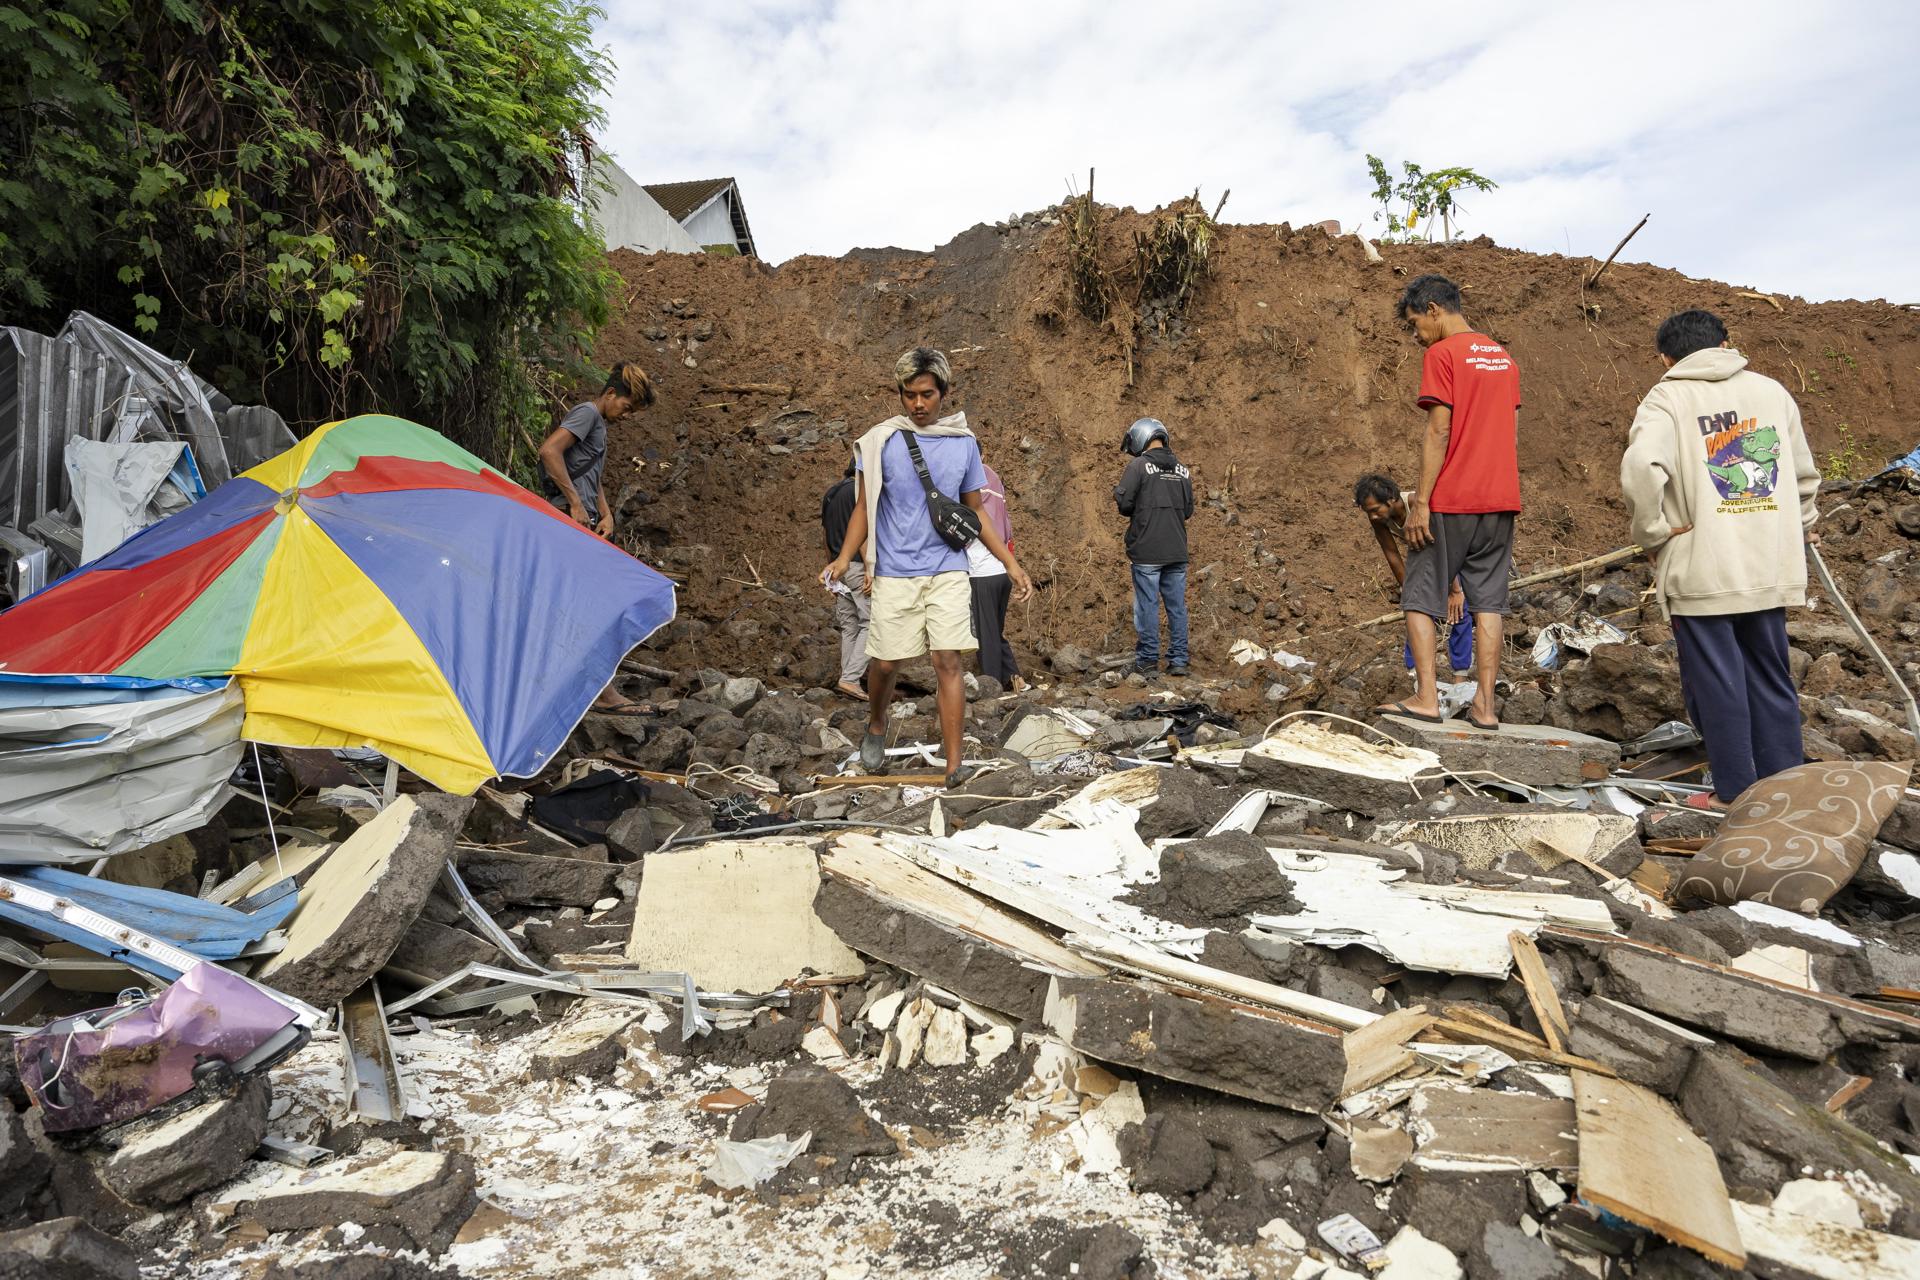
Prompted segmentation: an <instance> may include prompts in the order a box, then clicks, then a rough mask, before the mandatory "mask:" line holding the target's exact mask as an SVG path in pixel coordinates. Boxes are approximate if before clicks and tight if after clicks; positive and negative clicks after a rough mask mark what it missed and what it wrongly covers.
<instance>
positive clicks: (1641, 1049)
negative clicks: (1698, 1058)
mask: <svg viewBox="0 0 1920 1280" xmlns="http://www.w3.org/2000/svg"><path fill="white" fill-rule="evenodd" d="M1572 1032H1573V1034H1572V1037H1571V1038H1570V1039H1569V1040H1568V1042H1567V1049H1568V1051H1569V1052H1571V1053H1574V1054H1577V1055H1578V1056H1580V1057H1582V1058H1592V1059H1593V1060H1594V1061H1596V1062H1604V1063H1606V1064H1607V1065H1608V1066H1609V1067H1612V1068H1613V1069H1614V1070H1615V1071H1617V1072H1619V1073H1620V1077H1621V1078H1622V1079H1624V1080H1631V1081H1632V1082H1633V1083H1634V1084H1637V1085H1641V1086H1643V1087H1645V1088H1648V1089H1651V1090H1653V1091H1654V1092H1655V1093H1658V1094H1661V1095H1662V1096H1664V1097H1668V1098H1671V1097H1673V1096H1674V1095H1675V1094H1677V1093H1678V1092H1679V1091H1680V1083H1681V1081H1683V1080H1685V1079H1686V1078H1687V1069H1688V1068H1689V1067H1690V1066H1692V1064H1693V1054H1694V1052H1695V1051H1696V1050H1699V1049H1710V1048H1712V1047H1713V1043H1714V1042H1713V1041H1712V1040H1711V1039H1710V1038H1708V1037H1706V1036H1703V1035H1700V1034H1699V1033H1697V1032H1693V1031H1689V1030H1687V1028H1685V1027H1683V1026H1680V1025H1678V1024H1677V1023H1672V1022H1668V1021H1667V1020H1666V1019H1665V1018H1660V1017H1656V1016H1654V1015H1653V1014H1651V1013H1648V1012H1647V1011H1646V1010H1644V1009H1636V1008H1634V1007H1633V1006H1632V1005H1627V1004H1622V1003H1620V1002H1619V1001H1617V1000H1610V999H1608V998H1607V997H1605V996H1592V997H1589V998H1588V999H1586V1000H1584V1001H1582V1002H1581V1005H1580V1012H1579V1014H1578V1015H1576V1016H1575V1018H1574V1020H1573V1027H1572Z"/></svg>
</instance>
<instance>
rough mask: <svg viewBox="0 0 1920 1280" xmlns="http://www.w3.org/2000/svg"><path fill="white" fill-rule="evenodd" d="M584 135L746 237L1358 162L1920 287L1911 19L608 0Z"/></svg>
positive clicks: (1693, 249)
mask: <svg viewBox="0 0 1920 1280" xmlns="http://www.w3.org/2000/svg"><path fill="white" fill-rule="evenodd" d="M609 9H610V14H609V17H608V18H607V20H606V21H605V22H604V23H603V24H602V29H601V30H602V36H603V38H604V39H605V41H606V42H607V44H608V46H609V48H610V51H611V53H612V55H613V58H614V61H615V63H616V66H617V72H616V80H615V83H614V85H613V88H612V92H611V94H610V95H609V99H608V102H607V110H608V129H607V137H606V138H605V140H604V141H605V143H606V146H607V148H608V150H609V151H611V152H612V153H613V154H614V155H615V157H616V158H617V159H618V160H619V161H620V163H621V164H622V165H623V166H625V167H626V169H627V170H628V171H629V172H631V173H633V174H634V176H635V177H637V178H639V179H640V180H641V181H643V182H662V181H674V180H680V179H688V178H704V177H716V176H720V175H722V174H731V175H732V176H734V177H736V178H738V179H739V180H740V183H741V189H742V192H743V194H744V197H745V200H746V206H747V210H748V213H749V215H750V216H751V218H752V220H753V229H754V236H755V239H756V241H757V242H758V244H759V246H760V249H761V252H762V253H763V254H764V255H765V256H766V257H768V258H769V259H771V260H774V261H781V260H784V259H786V258H788V257H791V256H793V255H795V254H799V253H825V254H839V253H844V252H845V251H846V250H848V249H850V248H854V247H859V246H871V245H886V244H895V245H901V246H903V247H907V248H919V249H924V248H930V247H932V246H933V245H935V244H937V243H940V242H942V241H945V240H947V239H949V238H951V237H952V236H953V235H955V234H957V233H958V232H960V231H962V230H964V229H966V228H967V227H968V226H970V225H972V224H973V223H976V222H981V221H993V220H996V219H1000V218H1004V217H1006V216H1007V215H1008V214H1009V213H1011V212H1016V211H1021V210H1026V209H1032V208H1037V207H1040V206H1042V205H1046V204H1050V203H1052V202H1054V201H1055V200H1058V199H1059V198H1060V197H1061V196H1062V195H1064V194H1065V192H1066V189H1067V188H1066V184H1067V182H1068V181H1073V182H1076V183H1083V182H1084V181H1085V177H1086V171H1087V167H1088V166H1089V165H1094V166H1097V167H1098V170H1099V180H1098V184H1097V187H1098V194H1099V195H1100V197H1101V198H1102V199H1103V200H1108V201H1113V202H1115V203H1121V204H1132V205H1135V206H1136V207H1142V208H1145V207H1151V206H1153V205H1157V204H1161V203H1164V202H1165V201H1167V200H1168V199H1171V198H1173V197H1175V196H1178V195H1181V194H1184V193H1185V192H1187V191H1190V190H1192V189H1193V188H1194V186H1196V185H1199V186H1200V187H1202V188H1203V192H1204V194H1205V195H1206V197H1207V198H1208V200H1209V202H1211V201H1212V200H1213V199H1216V198H1217V197H1218V195H1219V193H1220V192H1221V191H1222V190H1224V189H1226V188H1228V187H1231V188H1232V190H1233V196H1232V200H1231V202H1230V204H1229V205H1228V213H1227V215H1226V216H1227V217H1228V219H1229V220H1230V221H1236V222H1280V221H1291V222H1294V223H1296V224H1298V223H1304V222H1314V221H1319V220H1320V219H1323V218H1329V217H1336V218H1340V219H1341V220H1343V221H1345V222H1347V223H1348V224H1350V225H1351V224H1353V223H1355V222H1357V221H1360V220H1362V219H1363V218H1365V217H1367V216H1368V214H1369V212H1370V209H1369V206H1368V203H1367V186H1368V184H1367V181H1366V174H1365V159H1364V155H1365V153H1366V152H1368V151H1373V152H1376V153H1378V154H1380V155H1382V156H1384V157H1385V158H1387V159H1388V160H1389V162H1390V163H1395V164H1396V165H1397V162H1398V161H1399V160H1401V159H1403V158H1404V159H1413V160H1416V161H1419V162H1421V163H1423V164H1426V165H1429V166H1436V165H1454V164H1461V165H1468V166H1471V167H1473V168H1475V169H1477V170H1479V171H1480V172H1482V173H1485V174H1487V175H1488V176H1490V177H1492V178H1495V179H1496V180H1498V181H1499V182H1500V183H1501V187H1500V189H1499V190H1498V191H1495V192H1490V193H1487V194H1484V195H1480V196H1478V197H1476V198H1475V199H1473V200H1471V201H1470V202H1468V205H1467V207H1468V210H1469V217H1468V221H1467V230H1468V232H1469V233H1470V234H1474V233H1479V232H1483V231H1484V232H1486V233H1487V234H1489V235H1491V236H1493V237H1494V239H1495V240H1497V241H1499V242H1500V243H1502V244H1507V245H1513V246H1516V247H1519V248H1525V249H1533V250H1538V251H1542V252H1563V253H1564V252H1568V251H1571V252H1573V253H1576V254H1595V255H1604V254H1605V252H1606V251H1607V250H1608V249H1610V248H1611V247H1612V246H1613V243H1614V241H1615V240H1617V239H1618V238H1619V236H1620V235H1621V233H1623V232H1624V231H1625V230H1626V228H1627V227H1629V226H1631V225H1632V224H1633V222H1634V221H1635V220H1636V219H1637V218H1638V217H1639V216H1640V215H1641V214H1642V213H1646V212H1648V211H1652V213H1653V220H1652V221H1651V222H1650V223H1649V224H1648V226H1647V228H1646V229H1645V230H1644V231H1642V232H1641V233H1640V236H1639V237H1638V238H1636V239H1635V241H1634V243H1633V245H1632V246H1631V247H1630V248H1629V249H1628V251H1627V252H1626V253H1625V254H1623V255H1622V256H1623V258H1625V259H1628V260H1634V261H1652V262H1657V263H1659V264H1661V265H1664V266H1671V267H1676V268H1678V269H1680V270H1682V271H1685V272H1687V273H1688V274H1690V275H1697V276H1709V277H1716V278H1725V279H1731V280H1733V281H1735V282H1736V283H1742V284H1757V285H1763V286H1765V287H1768V288H1771V289H1776V290H1782V291H1786V292H1791V293H1800V294H1804V295H1806V296H1809V297H1815V298H1825V297H1839V296H1863V297H1877V296H1888V297H1891V298H1893V299H1894V300H1895V301H1915V300H1920V255H1916V254H1913V253H1911V252H1908V251H1907V249H1906V241H1907V239H1908V237H1909V235H1910V230H1909V228H1910V225H1911V222H1912V217H1911V214H1910V210H1911V209H1913V208H1914V207H1915V204H1916V201H1920V168H1916V166H1915V165H1914V163H1913V161H1912V157H1911V149H1912V144H1913V142H1914V139H1915V137H1916V136H1917V135H1920V128H1916V126H1920V106H1916V102H1915V99H1914V97H1913V96H1912V95H1911V94H1910V93H1909V92H1908V91H1907V90H1906V88H1905V87H1904V86H1905V83H1906V81H1907V79H1908V77H1909V69H1908V66H1907V65H1906V64H1907V62H1908V61H1910V59H1911V55H1912V54H1913V53H1914V52H1915V50H1916V49H1920V7H1915V6H1911V5H1907V4H1901V3H1886V2H1867V0H1863V2H1859V3H1849V4H1845V5H1833V6H1813V5H1805V4H1798V3H1784V2H1779V0H1774V2H1763V3H1754V4H1748V5H1745V6H1740V7H1737V8H1736V7H1732V6H1720V5H1716V6H1707V5H1690V4H1686V3H1684V2H1676V0H1666V2H1665V3H1633V4H1587V5H1580V6H1555V5H1537V4H1527V3H1519V2H1517V0H1483V2H1481V3H1475V4H1469V5H1434V4H1430V3H1423V4H1411V3H1377V4H1374V5H1371V6H1368V7H1367V8H1365V9H1360V8H1354V7H1341V6H1335V5H1329V4H1324V3H1322V4H1299V3H1289V4H1272V3H1266V4H1262V3H1251V2H1247V3H1224V2H1223V3H1202V2H1199V0H1191V2H1190V3H1188V4H1185V5H1168V4H1165V3H1153V2H1149V0H1107V2H1106V3H1094V2H1092V0H1026V2H1025V3H1009V2H1007V0H979V2H976V3H972V4H968V5H927V4H920V3H911V4H909V3H884V2H882V0H850V2H848V3H837V4H836V3H815V4H796V3H774V2H772V0H749V2H743V3H727V4H714V5H703V6H673V7H669V6H664V5H659V4H655V3H646V4H640V3H620V2H619V0H612V3H610V4H609Z"/></svg>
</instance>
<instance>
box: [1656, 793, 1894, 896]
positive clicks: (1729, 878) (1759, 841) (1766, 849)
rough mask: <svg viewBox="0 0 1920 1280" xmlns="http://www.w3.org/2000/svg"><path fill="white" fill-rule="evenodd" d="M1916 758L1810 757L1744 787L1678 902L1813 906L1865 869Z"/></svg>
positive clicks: (1678, 889)
mask: <svg viewBox="0 0 1920 1280" xmlns="http://www.w3.org/2000/svg"><path fill="white" fill-rule="evenodd" d="M1912 773H1913V762H1912V761H1910V760H1909V761H1905V762H1903V763H1900V764H1887V763H1885V762H1883V761H1853V760H1842V761H1838V762H1835V763H1820V764H1803V765H1796V766H1795V767H1794V768H1791V769H1787V770H1784V771H1783V772H1780V773H1776V774H1774V775H1773V776H1772V777H1771V778H1762V779H1760V781H1758V782H1756V783H1754V784H1753V785H1752V786H1750V787H1748V788H1747V789H1746V790H1745V791H1743V792H1741V793H1740V798H1739V799H1738V800H1735V801H1734V802H1733V807H1732V808H1731V809H1730V810H1728V812H1727V817H1726V820H1725V821H1724V822H1722V823H1721V824H1720V833H1719V834H1718V835H1716V836H1714V838H1713V839H1712V840H1711V841H1709V842H1708V843H1707V846H1706V847H1705V848H1704V849H1702V850H1700V852H1699V853H1697V854H1695V855H1694V856H1693V859H1692V860H1691V862H1689V864H1688V867H1687V874H1686V876H1685V877H1684V878H1682V879H1681V881H1680V883H1679V884H1678V885H1677V886H1675V888H1674V891H1673V896H1674V899H1675V901H1679V902H1685V901H1687V900H1688V899H1690V898H1691V899H1695V900H1699V899H1705V900H1706V901H1708V902H1717V903H1720V904H1722V905H1731V904H1732V903H1735V902H1766V903H1771V904H1772V905H1774V906H1776V907H1784V908H1786V909H1787V910H1789V911H1802V912H1805V913H1806V914H1808V915H1812V914H1814V913H1816V912H1818V911H1819V910H1820V908H1821V907H1822V906H1824V905H1826V901H1827V899H1828V898H1831V897H1832V896H1833V895H1834V894H1836V893H1838V892H1839V891H1840V890H1841V888H1843V887H1844V886H1845V885H1846V883H1847V881H1849V880H1851V879H1853V873H1854V872H1856V871H1858V870H1859V869H1860V862H1861V859H1862V858H1864V857H1865V856H1866V853H1867V846H1868V845H1869V844H1870V843H1872V841H1873V837H1874V836H1875V835H1877V834H1878V833H1879V831H1880V825H1881V824H1882V823H1884V822H1885V821H1886V820H1887V818H1888V816H1889V815H1891V814H1892V813H1893V809H1894V806H1895V805H1897V804H1899V803H1900V797H1901V795H1902V793H1903V792H1904V791H1905V789H1906V785H1907V779H1908V777H1909V776H1910V775H1911V774H1912Z"/></svg>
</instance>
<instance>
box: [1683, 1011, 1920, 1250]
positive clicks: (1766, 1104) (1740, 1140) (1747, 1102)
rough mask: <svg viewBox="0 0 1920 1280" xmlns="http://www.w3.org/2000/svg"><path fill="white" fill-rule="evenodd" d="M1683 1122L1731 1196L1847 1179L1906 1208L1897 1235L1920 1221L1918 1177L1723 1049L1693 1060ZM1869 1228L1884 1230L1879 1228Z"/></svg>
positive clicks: (1877, 1146)
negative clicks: (1709, 1151) (1800, 1180)
mask: <svg viewBox="0 0 1920 1280" xmlns="http://www.w3.org/2000/svg"><path fill="white" fill-rule="evenodd" d="M1678 1100H1679V1103H1680V1109H1681V1112H1682V1114H1684V1115H1685V1116H1686V1118H1687V1122H1688V1123H1689V1124H1691V1125H1693V1127H1694V1128H1695V1129H1696V1130H1698V1131H1699V1132H1700V1134H1701V1136H1702V1137H1704V1138H1705V1139H1706V1140H1707V1142H1708V1144H1709V1145H1710V1146H1712V1148H1713V1151H1714V1155H1715V1156H1716V1157H1717V1158H1718V1160H1719V1163H1720V1171H1721V1174H1722V1175H1723V1176H1724V1177H1725V1178H1726V1180H1727V1186H1728V1188H1729V1189H1730V1190H1732V1191H1736V1192H1738V1191H1746V1192H1748V1193H1750V1194H1752V1193H1759V1194H1763V1195H1767V1196H1772V1195H1773V1194H1774V1193H1775V1192H1777V1191H1778V1190H1779V1189H1780V1188H1781V1187H1782V1186H1783V1185H1784V1184H1785V1183H1786V1182H1787V1181H1788V1180H1789V1179H1791V1178H1797V1177H1821V1176H1824V1175H1828V1174H1832V1175H1837V1176H1839V1177H1841V1178H1843V1179H1847V1178H1849V1171H1858V1175H1859V1176H1863V1177H1866V1178H1869V1179H1871V1180H1872V1181H1873V1182H1874V1183H1876V1184H1878V1185H1879V1186H1881V1187H1884V1188H1887V1189H1888V1190H1889V1191H1891V1192H1892V1193H1893V1194H1894V1196H1896V1197H1898V1199H1900V1200H1901V1201H1904V1203H1905V1204H1906V1206H1907V1208H1906V1209H1905V1211H1904V1212H1903V1214H1901V1215H1900V1216H1899V1217H1898V1218H1897V1219H1896V1222H1895V1225H1896V1227H1904V1226H1905V1225H1906V1224H1908V1223H1911V1222H1915V1221H1920V1174H1915V1173H1914V1172H1913V1171H1912V1170H1910V1169H1909V1168H1908V1167H1907V1166H1906V1164H1905V1162H1904V1161H1902V1160H1900V1158H1899V1157H1897V1156H1895V1155H1893V1154H1892V1153H1890V1152H1888V1151H1887V1150H1886V1149H1885V1148H1883V1147H1882V1146H1880V1144H1879V1143H1877V1142H1875V1141H1874V1140H1873V1138H1872V1137H1870V1136H1869V1135H1868V1134H1866V1133H1865V1132H1863V1131H1861V1130H1860V1129H1857V1128H1855V1127H1854V1126H1853V1125H1851V1124H1848V1123H1847V1122H1846V1121H1845V1120H1842V1119H1840V1118H1839V1117H1838V1116H1835V1115H1830V1114H1828V1112H1827V1111H1826V1110H1824V1109H1823V1108H1821V1107H1820V1106H1819V1105H1817V1104H1814V1103H1807V1102H1802V1101H1801V1100H1800V1099H1799V1098H1796V1097H1794V1096H1793V1094H1791V1093H1789V1092H1788V1091H1787V1090H1786V1089H1784V1088H1782V1087H1781V1086H1780V1085H1779V1084H1777V1083H1776V1082H1774V1081H1773V1080H1772V1079H1771V1078H1769V1077H1768V1076H1765V1075H1763V1074H1761V1072H1760V1071H1759V1070H1757V1069H1755V1067H1754V1066H1753V1065H1751V1064H1749V1063H1747V1062H1745V1061H1743V1060H1742V1059H1741V1058H1740V1057H1739V1056H1738V1055H1737V1054H1735V1053H1734V1052H1732V1051H1731V1050H1728V1049H1725V1048H1716V1049H1713V1050H1708V1051H1703V1052H1700V1053H1696V1054H1694V1055H1693V1068H1692V1070H1690V1071H1689V1072H1688V1073H1687V1078H1686V1081H1685V1083H1684V1084H1682V1086H1681V1089H1680V1096H1679V1099H1678ZM1873 1225H1876V1226H1877V1225H1885V1223H1884V1221H1883V1222H1879V1223H1874V1224H1873Z"/></svg>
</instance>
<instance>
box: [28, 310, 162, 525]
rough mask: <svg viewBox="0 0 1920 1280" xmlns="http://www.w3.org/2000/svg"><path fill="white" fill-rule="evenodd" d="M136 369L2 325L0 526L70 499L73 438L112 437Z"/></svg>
mask: <svg viewBox="0 0 1920 1280" xmlns="http://www.w3.org/2000/svg"><path fill="white" fill-rule="evenodd" d="M132 381H133V375H132V373H131V371H130V370H128V369H127V368H126V367H125V366H123V365H120V364H118V363H115V362H112V361H108V360H106V359H104V358H102V357H101V356H100V355H98V354H97V353H95V352H91V351H87V350H84V349H82V348H80V347H77V346H75V345H74V344H73V343H70V342H61V341H58V340H57V339H54V338H49V337H47V336H46V335H45V334H41V333H35V332H33V331H32V330H31V329H12V328H9V329H0V525H7V526H10V527H12V528H15V529H25V528H26V527H27V526H28V525H30V524H32V523H33V522H34V521H35V520H38V519H39V518H40V517H41V516H44V515H46V514H47V513H48V512H49V511H58V510H59V509H61V508H62V507H64V506H66V504H67V499H68V496H69V495H68V491H67V468H66V461H65V459H66V445H67V441H68V440H69V439H71V438H72V437H74V436H81V437H83V438H85V439H88V440H101V439H105V438H106V437H107V434H108V433H109V432H110V431H111V429H112V427H113V425H114V424H115V422H116V420H117V419H118V417H119V409H120V406H121V402H122V401H123V400H124V399H125V397H126V395H127V392H128V389H129V387H130V386H131V384H132Z"/></svg>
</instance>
